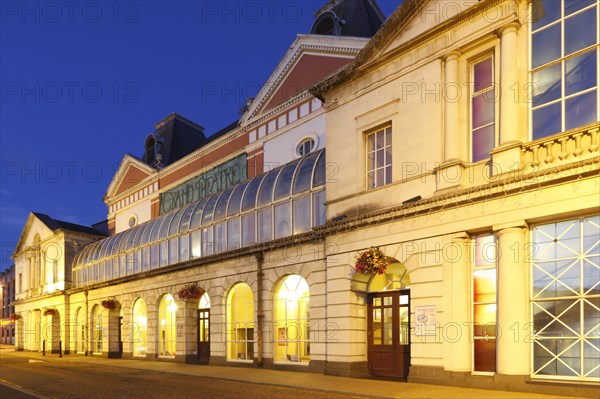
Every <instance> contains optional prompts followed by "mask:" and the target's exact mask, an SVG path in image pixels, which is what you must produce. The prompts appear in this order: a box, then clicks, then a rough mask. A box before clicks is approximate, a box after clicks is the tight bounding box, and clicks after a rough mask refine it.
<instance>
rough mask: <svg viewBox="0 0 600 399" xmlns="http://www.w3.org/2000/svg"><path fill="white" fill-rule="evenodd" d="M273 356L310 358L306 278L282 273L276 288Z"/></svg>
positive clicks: (285, 359)
mask: <svg viewBox="0 0 600 399" xmlns="http://www.w3.org/2000/svg"><path fill="white" fill-rule="evenodd" d="M273 308H274V324H273V325H274V331H273V332H274V337H273V342H274V348H273V352H274V356H275V357H274V360H275V361H276V362H290V363H308V362H309V360H310V330H309V323H310V293H309V289H308V284H307V283H306V280H305V279H303V278H302V277H300V276H298V275H291V276H287V277H285V278H284V279H283V280H282V281H281V283H280V284H279V285H278V287H277V290H276V291H275V300H274V304H273Z"/></svg>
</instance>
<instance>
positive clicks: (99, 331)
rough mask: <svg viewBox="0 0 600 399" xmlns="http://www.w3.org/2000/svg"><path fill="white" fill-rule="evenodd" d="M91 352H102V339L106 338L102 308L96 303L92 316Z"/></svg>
mask: <svg viewBox="0 0 600 399" xmlns="http://www.w3.org/2000/svg"><path fill="white" fill-rule="evenodd" d="M90 330H91V335H90V352H92V353H94V354H102V349H103V346H102V341H103V339H104V334H103V328H102V308H101V307H100V306H98V305H94V307H93V308H92V313H91V316H90Z"/></svg>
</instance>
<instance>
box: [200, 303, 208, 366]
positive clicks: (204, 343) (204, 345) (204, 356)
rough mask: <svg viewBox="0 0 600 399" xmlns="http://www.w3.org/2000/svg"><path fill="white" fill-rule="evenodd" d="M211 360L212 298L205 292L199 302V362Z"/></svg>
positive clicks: (204, 362)
mask: <svg viewBox="0 0 600 399" xmlns="http://www.w3.org/2000/svg"><path fill="white" fill-rule="evenodd" d="M209 360H210V297H209V296H208V294H207V293H206V292H205V293H204V294H202V297H200V301H199V302H198V362H199V363H200V364H208V362H209Z"/></svg>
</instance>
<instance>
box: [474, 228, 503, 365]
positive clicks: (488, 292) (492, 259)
mask: <svg viewBox="0 0 600 399" xmlns="http://www.w3.org/2000/svg"><path fill="white" fill-rule="evenodd" d="M472 244H473V252H474V256H473V257H472V271H473V371H481V372H495V371H496V300H497V297H496V276H497V275H496V242H495V239H494V236H493V235H485V236H479V237H475V238H474V239H473V241H472Z"/></svg>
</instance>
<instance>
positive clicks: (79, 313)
mask: <svg viewBox="0 0 600 399" xmlns="http://www.w3.org/2000/svg"><path fill="white" fill-rule="evenodd" d="M73 345H74V347H73V350H74V351H75V353H85V311H84V310H83V309H82V308H81V306H80V307H78V308H77V310H76V311H75V323H73Z"/></svg>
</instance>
